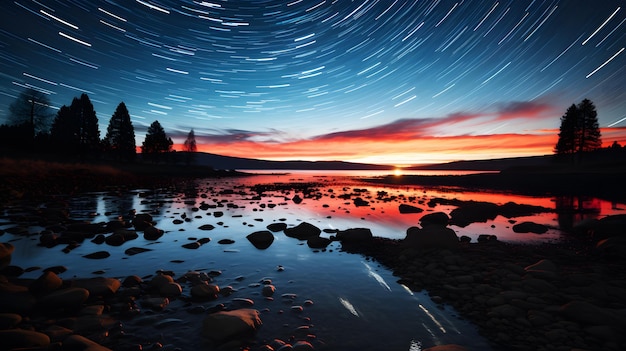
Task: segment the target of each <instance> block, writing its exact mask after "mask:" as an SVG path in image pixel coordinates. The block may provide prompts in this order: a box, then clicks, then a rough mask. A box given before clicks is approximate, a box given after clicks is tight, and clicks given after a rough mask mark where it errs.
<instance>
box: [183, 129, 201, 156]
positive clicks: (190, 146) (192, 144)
mask: <svg viewBox="0 0 626 351" xmlns="http://www.w3.org/2000/svg"><path fill="white" fill-rule="evenodd" d="M183 151H187V152H196V151H198V146H197V145H196V135H195V133H194V132H193V129H191V131H189V134H187V139H186V140H185V143H184V144H183Z"/></svg>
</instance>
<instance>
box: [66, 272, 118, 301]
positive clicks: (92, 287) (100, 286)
mask: <svg viewBox="0 0 626 351" xmlns="http://www.w3.org/2000/svg"><path fill="white" fill-rule="evenodd" d="M121 285H122V282H120V281H119V279H115V278H104V277H96V278H87V279H75V280H73V281H72V286H73V287H77V288H84V289H87V290H88V291H89V296H93V297H96V296H110V295H113V294H115V293H116V292H117V290H118V289H119V288H120V286H121Z"/></svg>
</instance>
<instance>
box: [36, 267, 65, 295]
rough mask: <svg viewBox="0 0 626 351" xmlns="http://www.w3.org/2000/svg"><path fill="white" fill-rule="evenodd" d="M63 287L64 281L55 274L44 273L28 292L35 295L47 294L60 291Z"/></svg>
mask: <svg viewBox="0 0 626 351" xmlns="http://www.w3.org/2000/svg"><path fill="white" fill-rule="evenodd" d="M62 285H63V281H62V280H61V278H59V276H58V275H56V274H55V273H54V272H51V271H47V272H44V273H43V274H42V275H40V276H39V278H37V279H35V281H33V282H32V283H31V284H30V286H29V287H28V290H30V292H32V293H33V294H36V295H37V294H46V293H49V292H52V291H54V290H57V289H59V288H60V287H61V286H62Z"/></svg>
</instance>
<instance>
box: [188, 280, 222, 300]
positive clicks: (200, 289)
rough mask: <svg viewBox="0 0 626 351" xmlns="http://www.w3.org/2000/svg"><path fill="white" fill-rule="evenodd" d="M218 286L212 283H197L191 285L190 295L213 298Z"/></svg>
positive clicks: (218, 289)
mask: <svg viewBox="0 0 626 351" xmlns="http://www.w3.org/2000/svg"><path fill="white" fill-rule="evenodd" d="M219 292H220V288H219V286H217V285H214V284H197V285H194V286H193V287H191V296H192V297H194V298H197V299H207V300H215V299H217V294H219Z"/></svg>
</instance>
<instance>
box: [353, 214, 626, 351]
mask: <svg viewBox="0 0 626 351" xmlns="http://www.w3.org/2000/svg"><path fill="white" fill-rule="evenodd" d="M449 223H450V218H449V217H448V216H447V215H446V214H445V213H432V214H428V215H426V216H424V217H422V219H421V226H422V228H418V227H414V228H410V229H409V230H408V231H407V236H406V238H405V239H404V240H391V239H383V238H374V239H373V242H372V244H371V245H362V246H360V247H351V248H350V251H351V252H358V253H361V254H365V255H367V256H368V257H371V258H373V259H376V260H377V261H379V262H381V263H383V264H384V265H386V266H388V267H389V268H391V269H392V270H393V271H394V274H395V275H397V276H399V277H400V280H399V282H400V283H401V284H404V285H406V286H408V287H409V288H411V289H412V290H415V291H420V290H422V289H426V290H427V291H428V292H429V294H430V296H431V298H432V299H433V300H434V301H435V302H438V303H447V304H451V305H452V306H454V307H455V308H456V309H457V310H458V311H459V312H460V313H461V315H462V316H464V317H465V318H468V319H469V320H471V321H472V322H473V323H475V324H476V325H478V327H479V328H480V331H481V333H482V334H484V335H485V336H486V337H487V338H488V339H489V340H491V341H493V344H494V347H495V348H497V349H503V350H546V351H547V350H563V351H565V350H568V351H569V350H574V349H576V350H615V351H617V350H624V349H626V336H625V335H624V333H623V330H625V329H624V328H626V301H625V300H624V296H626V270H625V269H624V268H625V267H626V259H625V257H626V256H624V255H623V254H624V253H626V251H625V249H626V245H625V244H624V243H625V240H624V238H625V237H626V232H625V231H624V228H626V216H609V217H606V218H603V219H601V220H593V221H587V222H583V223H581V224H580V225H579V226H578V227H577V228H575V232H577V233H579V234H580V235H585V237H586V238H588V237H589V235H593V236H595V238H596V239H598V240H595V241H593V242H591V243H588V242H587V241H578V240H577V241H576V242H575V243H576V245H574V244H571V245H556V244H544V245H528V246H525V245H519V244H517V245H514V244H506V243H503V242H499V241H498V240H497V239H496V238H495V237H494V236H489V237H486V236H485V237H481V238H480V239H481V240H479V241H478V242H477V243H471V242H470V240H463V238H461V239H459V238H456V236H455V235H454V232H453V231H452V230H451V229H450V228H448V227H447V225H448V224H449ZM465 239H469V238H465Z"/></svg>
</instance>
